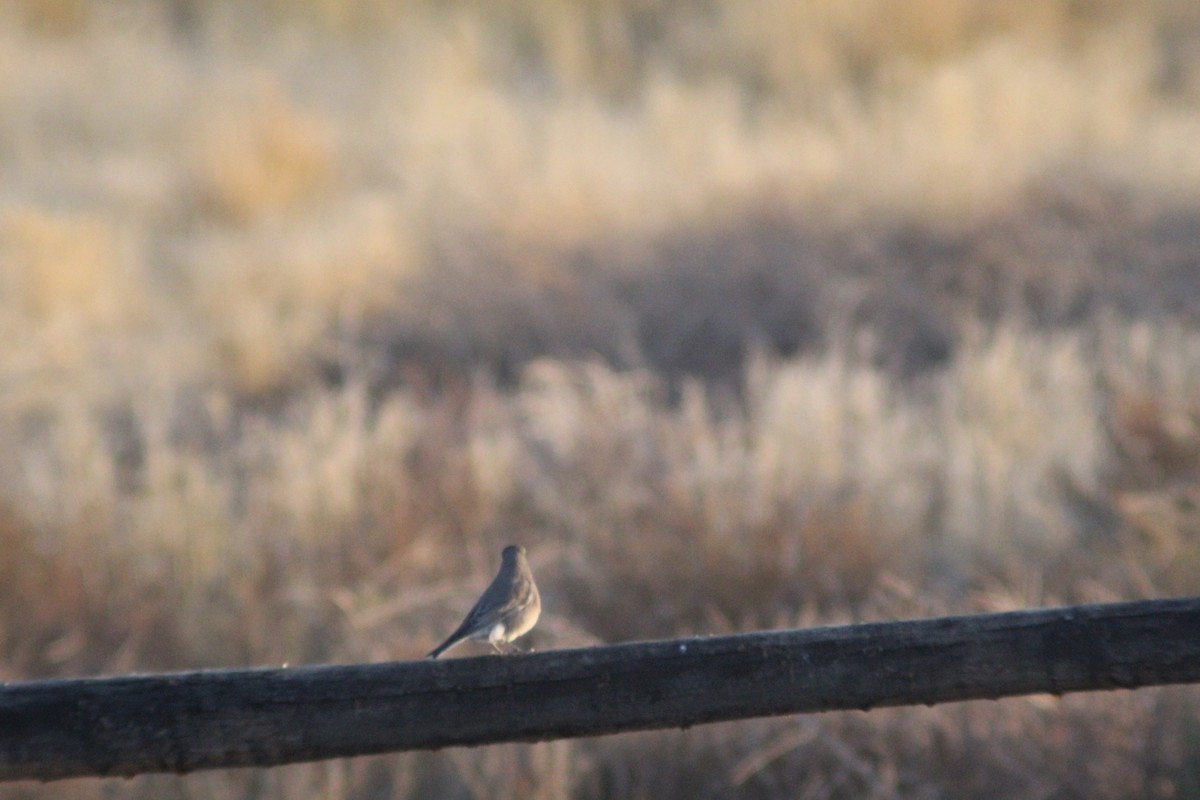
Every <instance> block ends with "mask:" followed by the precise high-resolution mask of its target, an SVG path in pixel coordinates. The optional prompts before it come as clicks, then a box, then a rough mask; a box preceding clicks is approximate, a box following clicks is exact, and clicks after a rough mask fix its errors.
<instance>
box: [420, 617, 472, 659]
mask: <svg viewBox="0 0 1200 800" xmlns="http://www.w3.org/2000/svg"><path fill="white" fill-rule="evenodd" d="M466 638H467V626H466V624H465V623H464V624H462V625H460V626H459V627H458V630H456V631H455V632H454V633H452V634H450V636H449V638H447V639H446V641H444V642H442V643H441V644H439V645H438V646H437V647H435V648H433V649H432V650H430V651H429V655H427V656H425V657H426V658H437V657H438V656H440V655H441V654H442V653H444V652H446V651H447V650H449V649H450V648H452V647H454V646H455V645H458V644H461V643H462V642H464V641H466Z"/></svg>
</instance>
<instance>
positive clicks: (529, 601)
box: [426, 544, 542, 658]
mask: <svg viewBox="0 0 1200 800" xmlns="http://www.w3.org/2000/svg"><path fill="white" fill-rule="evenodd" d="M541 613H542V598H541V597H540V596H539V595H538V590H537V585H536V584H535V583H534V582H533V573H532V572H530V570H529V562H528V561H526V560H525V548H524V547H521V546H519V545H515V544H510V545H509V546H508V547H506V548H504V552H503V553H501V554H500V571H499V572H498V573H496V577H495V578H494V579H493V580H492V585H491V586H489V587H488V588H487V589H485V590H484V592H483V595H481V596H480V598H479V601H478V602H476V603H475V607H474V608H472V609H471V610H470V611H469V612H468V613H467V618H466V619H464V620H463V621H462V624H461V625H459V626H458V629H457V630H455V631H454V633H452V634H450V638H448V639H446V641H444V642H442V643H441V644H440V645H438V646H437V647H436V648H434V650H433V652H431V653H430V654H429V655H428V656H426V658H437V657H438V656H440V655H441V654H442V653H444V652H446V651H447V650H449V649H450V648H451V647H454V646H455V645H457V644H459V643H460V642H462V641H464V640H466V639H475V640H481V641H486V642H487V643H488V644H490V645H491V646H492V648H493V649H494V650H495V651H496V652H497V653H500V652H503V651H502V650H501V649H500V647H499V645H498V643H499V642H504V643H506V644H507V643H508V642H511V641H512V640H513V639H516V638H517V637H518V636H523V635H525V634H526V633H529V631H530V630H531V629H532V628H533V626H534V625H535V624H537V621H538V616H539V615H540V614H541Z"/></svg>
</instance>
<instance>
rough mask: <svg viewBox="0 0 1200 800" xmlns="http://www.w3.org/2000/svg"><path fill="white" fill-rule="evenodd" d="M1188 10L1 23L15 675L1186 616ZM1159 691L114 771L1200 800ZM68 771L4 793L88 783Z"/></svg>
mask: <svg viewBox="0 0 1200 800" xmlns="http://www.w3.org/2000/svg"><path fill="white" fill-rule="evenodd" d="M1197 141H1200V7H1198V6H1196V4H1195V3H1193V2H1185V1H1184V0H1180V1H1179V2H1169V1H1166V0H1164V2H1159V3H1154V4H1148V3H1132V2H1116V1H1115V0H1112V1H1109V2H1104V1H1101V0H1097V2H1092V3H1075V2H1067V0H1062V1H1061V2H1052V1H1051V0H1012V1H1011V2H1005V3H995V2H992V0H938V1H935V0H916V1H914V2H908V3H903V4H901V3H892V2H885V1H884V0H855V2H844V0H812V2H806V3H800V2H783V1H782V0H739V1H738V2H732V1H724V0H707V1H706V2H689V3H685V2H677V0H604V1H603V2H580V1H577V0H493V1H492V2H480V1H479V0H458V1H457V2H421V1H420V0H413V1H412V2H407V3H392V2H381V1H380V0H375V2H372V1H371V0H357V1H353V0H309V1H308V2H290V3H284V2H278V1H277V0H255V1H254V2H243V3H234V2H221V1H220V0H218V2H212V3H204V2H198V0H144V2H117V1H114V2H111V3H88V2H85V0H14V2H10V3H6V4H4V5H3V6H2V7H0V448H2V452H4V453H6V455H7V458H5V459H4V460H3V461H0V548H2V552H3V557H2V559H0V680H13V679H22V678H35V677H46V676H57V675H77V674H97V673H115V672H125V671H131V670H159V669H183V668H191V667H201V666H237V665H244V664H255V665H265V664H278V663H283V662H287V663H292V664H296V663H305V662H330V661H360V660H379V659H394V658H415V657H418V656H420V655H422V654H423V653H425V652H426V651H427V650H428V649H429V647H431V646H432V645H433V644H435V643H436V641H437V640H439V639H440V638H441V637H442V636H443V635H444V634H445V633H446V631H447V630H448V629H449V628H450V627H452V626H453V625H454V624H456V623H457V621H458V619H459V616H460V615H461V613H462V612H463V611H464V610H465V609H466V608H467V607H469V605H470V603H471V602H473V600H474V597H475V596H476V594H477V593H478V591H479V590H480V588H481V587H482V586H483V585H485V584H486V581H487V580H488V579H489V578H490V575H491V574H492V572H493V571H494V569H495V564H496V559H497V557H498V553H499V549H500V547H501V546H502V545H504V544H506V543H508V542H510V541H520V542H522V543H523V544H525V545H526V546H528V547H529V549H530V551H531V560H532V563H533V566H534V569H535V571H536V573H537V575H538V577H539V584H540V585H541V586H542V592H543V597H544V601H545V609H546V610H545V613H544V615H543V619H542V622H541V624H540V625H539V628H538V630H537V631H536V632H535V633H534V634H532V640H533V643H534V644H535V645H536V646H537V647H538V648H540V649H546V648H553V647H564V646H574V645H582V644H589V643H596V642H605V641H622V640H628V639H635V638H650V637H668V636H674V635H684V634H705V633H718V632H728V631H739V630H747V629H752V628H760V627H772V626H797V625H808V624H816V623H827V622H837V621H850V620H861V619H892V618H905V617H912V616H923V615H931V614H941V613H949V612H967V611H977V610H999V609H1009V608H1020V607H1026V606H1034V605H1042V604H1052V603H1061V602H1088V601H1103V600H1114V599H1122V598H1136V597H1143V596H1161V595H1171V594H1182V593H1195V592H1197V591H1200V579H1198V578H1197V575H1200V148H1197V147H1196V144H1195V143H1196V142H1197ZM1198 705H1200V695H1198V694H1197V693H1196V692H1195V691H1194V690H1190V689H1169V690H1148V691H1141V692H1136V693H1125V694H1112V695H1094V696H1080V697H1069V698H1065V699H1061V700H1060V699H1049V698H1028V699H1021V700H1010V701H1005V702H1003V703H967V704H961V705H956V706H951V707H944V708H936V709H902V710H894V711H884V712H878V711H877V712H872V713H870V714H841V715H825V716H820V717H811V718H808V717H804V718H795V719H785V720H760V721H753V722H747V723H738V724H728V725H720V726H713V727H708V728H703V729H698V730H692V731H687V732H666V733H662V734H646V735H635V736H619V737H610V738H606V739H600V740H594V741H574V742H558V743H551V744H544V745H537V746H513V747H494V748H487V749H483V750H474V751H456V752H447V753H439V754H432V755H431V754H420V755H411V756H394V757H385V758H371V759H357V760H352V761H344V762H335V763H326V764H318V765H302V766H296V767H288V768H282V769H275V770H269V771H236V772H215V773H209V774H204V775H196V776H190V777H187V778H174V777H171V778H166V777H145V778H140V779H137V780H133V781H122V782H105V783H104V784H103V793H104V794H105V796H108V797H130V798H149V797H155V798H157V797H187V798H192V797H196V798H200V797H204V798H218V799H224V798H283V797H297V796H311V797H328V798H382V797H522V798H528V797H579V798H593V797H664V796H690V797H713V796H728V795H739V796H747V797H763V798H776V797H784V796H787V797H862V796H873V797H892V796H905V797H931V798H932V797H956V796H982V795H987V796H993V797H1030V796H1062V797H1076V796H1078V797H1089V798H1104V797H1114V798H1115V797H1130V796H1142V797H1188V796H1195V795H1196V794H1197V793H1200V724H1197V722H1196V712H1197V706H1198ZM97 786H98V784H97V783H96V782H91V781H79V782H68V783H64V784H58V785H54V786H52V787H48V788H43V787H36V786H32V785H20V784H18V785H10V786H6V787H0V797H6V798H7V797H12V798H16V797H20V798H28V797H50V796H53V797H75V796H78V797H85V796H94V794H95V793H96V791H97Z"/></svg>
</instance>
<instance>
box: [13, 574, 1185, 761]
mask: <svg viewBox="0 0 1200 800" xmlns="http://www.w3.org/2000/svg"><path fill="white" fill-rule="evenodd" d="M1194 682H1200V598H1189V599H1179V600H1149V601H1142V602H1134V603H1114V604H1107V605H1092V606H1075V607H1070V608H1061V609H1050V610H1037V611H1019V612H1011V613H1006V614H983V615H976V616H964V617H946V618H941V619H930V620H917V621H909V622H892V623H872V624H866V625H850V626H841V627H828V628H811V629H805V630H795V631H770V632H760V633H749V634H742V635H738V636H722V637H712V638H701V639H680V640H674V641H661V642H642V643H632V644H623V645H616V646H611V647H595V648H590V649H582V650H561V651H555V652H547V653H537V654H531V655H520V656H507V657H498V656H486V657H482V658H469V659H457V660H449V661H416V662H398V663H389V664H365V665H352V666H323V667H301V668H293V669H250V670H211V671H203V672H190V673H176V674H164V675H131V676H123V677H114V678H91V679H71V680H52V681H30V682H24V683H9V684H6V685H4V686H2V687H0V779H4V780H8V779H17V778H38V779H42V780H51V779H56V778H65V777H70V776H81V775H134V774H137V773H142V772H180V773H182V772H190V771H192V770H198V769H212V768H217V767H246V766H270V765H275V764H286V763H290V762H296V761H312V760H317V759H324V758H334V757H340V756H354V755H366V754H369V753H383V752H389V751H399V750H416V749H433V748H440V747H448V746H452V745H478V744H486V743H493V742H510V741H538V740H544V739H558V738H567V737H575V736H595V735H600V734H609V733H618V732H621V731H633V730H646V729H651V728H672V727H687V726H690V725H696V724H699V723H705V722H717V721H721V720H733V719H744V718H748V717H761V716H771V715H779V714H793V713H797V712H808V711H832V710H838V709H870V708H875V707H878V706H898V705H910V704H922V703H923V704H933V703H943V702H948V701H954V700H968V699H975V698H1000V697H1009V696H1013V695H1021V694H1034V693H1043V692H1050V693H1054V694H1061V693H1064V692H1078V691H1092V690H1100V689H1132V688H1136V687H1139V686H1156V685H1163V684H1172V683H1194Z"/></svg>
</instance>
